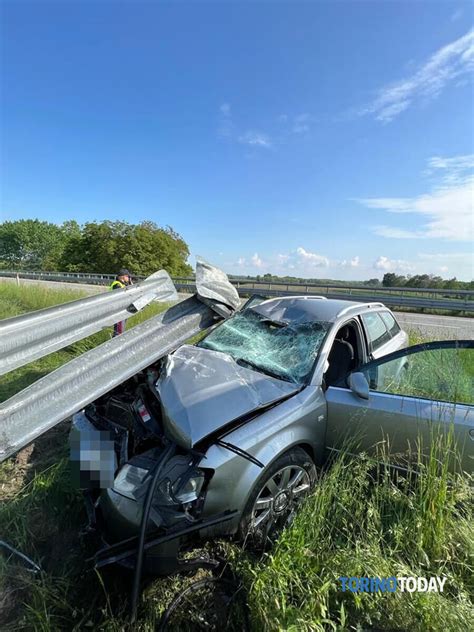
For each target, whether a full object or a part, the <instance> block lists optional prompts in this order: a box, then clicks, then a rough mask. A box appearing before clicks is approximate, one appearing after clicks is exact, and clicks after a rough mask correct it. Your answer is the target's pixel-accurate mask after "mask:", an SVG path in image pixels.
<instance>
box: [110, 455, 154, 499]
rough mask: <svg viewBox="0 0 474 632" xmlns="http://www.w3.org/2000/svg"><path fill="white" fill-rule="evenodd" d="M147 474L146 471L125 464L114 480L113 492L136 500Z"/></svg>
mask: <svg viewBox="0 0 474 632" xmlns="http://www.w3.org/2000/svg"><path fill="white" fill-rule="evenodd" d="M147 474H148V470H145V469H144V468H142V467H137V466H136V465H131V464H130V463H126V464H125V465H124V466H123V467H122V469H121V470H120V472H119V473H118V474H117V476H116V478H115V480H114V491H115V492H117V493H118V494H121V495H122V496H125V497H126V498H131V499H133V500H136V499H137V493H136V492H137V490H139V489H140V488H141V487H142V485H143V481H144V479H145V477H146V475H147Z"/></svg>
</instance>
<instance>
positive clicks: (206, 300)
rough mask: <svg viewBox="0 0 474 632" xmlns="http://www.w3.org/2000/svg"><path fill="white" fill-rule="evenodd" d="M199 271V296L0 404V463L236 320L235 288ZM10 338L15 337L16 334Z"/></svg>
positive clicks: (213, 272) (209, 270)
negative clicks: (166, 358)
mask: <svg viewBox="0 0 474 632" xmlns="http://www.w3.org/2000/svg"><path fill="white" fill-rule="evenodd" d="M198 269H199V274H198V276H197V293H196V295H195V296H192V297H190V298H188V299H186V300H184V301H182V302H180V303H178V304H176V305H173V306H172V307H170V308H169V309H167V310H166V311H165V312H162V313H161V314H158V315H157V316H155V317H152V318H150V319H148V320H146V321H145V322H143V323H141V324H140V325H137V326H136V327H134V328H133V329H130V330H129V331H127V332H126V333H124V334H122V335H120V336H117V337H116V338H112V339H111V340H108V341H107V342H105V343H103V344H101V345H99V346H97V347H95V348H94V349H91V350H90V351H87V352H86V353H84V354H82V355H80V356H78V357H77V358H74V359H73V360H71V361H70V362H67V363H66V364H64V365H63V366H61V367H60V368H58V369H56V370H55V371H53V372H52V373H49V374H48V375H46V376H44V377H43V378H41V379H39V380H37V381H36V382H34V383H33V384H31V385H30V386H28V387H27V388H25V389H23V390H22V391H20V392H19V393H17V394H16V395H14V396H13V397H11V398H10V399H8V400H7V401H5V402H3V403H2V404H0V462H1V461H3V460H5V459H6V458H8V457H9V456H11V455H12V454H14V453H15V452H16V451H18V450H19V449H20V448H22V447H24V446H26V445H27V444H28V443H30V442H31V441H33V440H34V439H36V438H37V437H39V436H40V435H41V434H43V433H44V432H46V431H47V430H49V429H50V428H52V427H53V426H55V425H56V424H57V423H59V422H60V421H62V420H64V419H66V418H67V417H69V416H70V415H71V414H73V413H74V412H76V411H78V410H80V409H81V408H83V407H84V406H86V405H87V404H89V403H90V402H92V401H94V400H95V399H97V398H98V397H100V396H101V395H104V394H105V393H107V392H108V391H110V390H111V389H112V388H114V387H115V386H118V385H119V384H121V383H122V382H124V381H125V380H127V379H128V378H130V377H132V376H133V375H135V374H136V373H137V372H138V371H140V370H142V369H144V368H146V367H147V366H149V365H150V364H152V363H153V362H156V361H158V360H159V359H160V358H162V357H163V356H165V355H166V354H168V353H170V352H171V351H173V350H174V349H176V348H177V347H178V346H180V345H181V344H183V343H184V342H185V341H186V340H188V339H189V338H190V337H192V336H194V335H195V334H197V333H199V332H200V331H203V330H205V329H207V328H209V327H210V326H211V325H212V324H214V323H215V322H217V321H219V320H221V319H222V318H225V317H226V316H230V315H231V314H232V313H233V312H234V311H235V310H236V309H237V308H238V307H239V305H240V299H239V297H238V294H237V292H236V290H235V288H234V287H233V286H232V285H231V284H230V283H229V282H228V281H227V277H226V276H225V274H224V273H223V272H221V271H220V270H218V269H217V268H215V267H213V266H211V265H210V264H207V263H206V262H204V261H201V260H199V261H198ZM112 294H113V293H111V294H110V295H108V298H109V299H112V298H113V296H112ZM84 300H86V301H87V299H84ZM96 307H97V306H96ZM100 307H102V306H100ZM99 312H100V309H99V307H97V313H99ZM33 315H34V314H33ZM33 315H32V316H33ZM10 334H11V335H12V336H13V337H14V336H15V333H14V329H13V330H12V329H10ZM17 335H18V338H19V340H18V341H17V344H18V346H19V347H20V348H23V344H22V337H23V333H22V330H21V328H20V329H19V330H18V334H17ZM53 335H54V334H53ZM65 336H66V337H67V336H68V333H67V332H66V334H65ZM55 340H56V338H55ZM1 350H2V349H1V347H0V352H1ZM38 353H39V351H38ZM49 353H51V349H50V348H49V347H45V348H43V350H42V352H41V355H40V356H38V355H37V357H41V356H45V355H49Z"/></svg>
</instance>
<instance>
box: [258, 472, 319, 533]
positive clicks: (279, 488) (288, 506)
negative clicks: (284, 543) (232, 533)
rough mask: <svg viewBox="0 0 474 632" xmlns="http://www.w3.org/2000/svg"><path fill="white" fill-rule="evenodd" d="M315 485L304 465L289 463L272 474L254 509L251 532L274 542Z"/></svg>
mask: <svg viewBox="0 0 474 632" xmlns="http://www.w3.org/2000/svg"><path fill="white" fill-rule="evenodd" d="M310 488H311V479H310V475H309V473H308V471H307V470H305V468H304V467H302V466H300V465H287V466H285V467H283V468H281V469H280V470H278V471H277V472H275V474H273V476H271V478H270V479H269V480H268V481H267V482H266V483H265V485H264V486H263V487H262V489H261V490H260V493H259V494H258V496H257V498H256V500H255V503H254V505H253V508H252V513H251V521H250V528H249V531H250V533H251V534H252V535H254V536H256V537H257V538H258V539H259V540H261V541H262V543H266V542H267V541H273V539H274V537H275V536H276V535H277V534H278V532H279V531H280V530H281V529H283V528H284V527H285V526H288V525H289V524H290V523H291V521H292V520H293V517H294V515H295V512H296V509H297V507H298V505H299V504H300V502H301V500H302V499H303V498H304V497H305V496H306V495H307V494H308V492H309V490H310Z"/></svg>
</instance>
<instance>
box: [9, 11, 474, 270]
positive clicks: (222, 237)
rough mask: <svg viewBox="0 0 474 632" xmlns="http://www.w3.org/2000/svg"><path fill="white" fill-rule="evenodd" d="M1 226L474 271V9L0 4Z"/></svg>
mask: <svg viewBox="0 0 474 632" xmlns="http://www.w3.org/2000/svg"><path fill="white" fill-rule="evenodd" d="M0 7H1V41H2V57H1V78H2V81H1V91H2V110H1V133H2V140H1V169H2V171H1V174H2V175H1V199H0V201H1V207H0V217H1V218H2V219H18V218H27V217H29V218H33V217H37V218H40V219H45V220H49V221H55V222H62V221H64V220H66V219H71V218H74V219H76V220H77V221H79V222H81V223H82V222H86V221H93V220H102V219H124V220H127V221H130V222H138V221H140V220H145V219H146V220H153V221H155V222H157V223H158V224H160V225H167V224H169V225H171V226H172V227H173V228H175V229H176V230H177V231H178V232H180V233H181V234H182V235H183V237H184V238H185V239H186V241H187V242H188V244H189V245H190V249H191V253H192V254H200V255H202V256H204V257H205V258H207V259H208V260H210V261H212V262H215V263H216V264H218V265H220V266H222V267H223V268H224V269H225V270H226V271H227V272H231V273H241V274H264V273H265V272H272V273H276V274H292V275H296V276H305V277H320V278H326V277H329V278H341V279H349V280H350V279H366V278H371V277H374V276H378V277H381V276H382V275H383V274H384V273H385V272H387V271H394V272H397V273H401V274H415V273H424V272H428V273H433V274H440V275H442V276H444V277H451V276H454V275H456V276H457V277H458V278H461V279H471V278H472V277H473V276H474V269H473V252H472V251H473V248H472V244H473V214H474V212H473V165H474V117H473V106H474V99H473V80H472V77H473V75H472V73H473V70H474V50H473V49H474V31H473V30H472V29H473V25H474V13H473V7H474V5H473V4H472V3H469V2H462V1H453V2H442V1H436V2H427V1H425V2H305V3H298V2H278V3H277V2H253V3H251V2H244V3H238V2H234V3H230V2H226V1H224V0H222V1H221V2H214V3H204V2H192V3H185V2H175V3H160V2H146V3H140V2H133V3H132V2H129V3H125V2H121V3H119V2H114V1H112V0H109V1H103V2H94V1H91V0H89V1H84V2H71V1H68V0H63V1H62V2H57V3H48V2H41V1H37V2H32V3H28V2H24V1H19V2H5V1H3V2H1V3H0Z"/></svg>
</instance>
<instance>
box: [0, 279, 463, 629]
mask: <svg viewBox="0 0 474 632" xmlns="http://www.w3.org/2000/svg"><path fill="white" fill-rule="evenodd" d="M72 298H77V293H75V292H61V293H57V292H55V291H51V290H49V291H46V290H43V289H41V290H40V289H38V290H37V291H36V290H35V291H32V290H31V288H28V289H27V291H22V289H21V288H20V289H17V288H14V287H11V286H10V287H8V286H0V317H8V316H12V315H14V314H15V313H21V312H25V311H30V310H33V309H38V308H40V307H46V306H48V305H51V304H54V303H57V302H63V301H66V300H71V299H72ZM156 309H159V307H158V308H157V307H153V308H151V310H149V312H150V311H156ZM147 315H149V313H148V314H142V315H140V316H139V318H140V319H143V318H144V317H146V316H147ZM136 320H138V318H137V319H136ZM108 336H109V334H108V333H107V332H102V333H100V334H97V335H96V336H93V337H91V338H90V339H88V340H87V341H84V342H82V343H77V345H72V346H71V347H69V348H68V349H66V350H63V351H60V352H58V353H55V354H53V355H52V356H50V357H49V358H46V359H43V360H39V361H38V362H35V363H33V364H32V365H30V366H29V367H24V368H22V369H18V370H17V371H15V372H13V373H12V374H11V375H9V376H5V377H3V378H2V380H1V383H0V398H1V399H2V400H4V399H6V398H7V397H9V396H10V395H11V394H13V393H14V392H16V391H18V390H20V389H21V388H23V387H24V386H26V385H27V384H28V383H30V382H31V381H33V380H35V379H37V378H38V377H40V376H41V375H43V374H45V373H47V372H49V371H51V370H53V369H54V368H56V367H57V366H59V365H60V364H62V363H63V362H65V361H67V360H69V359H70V358H71V357H73V356H74V355H76V354H77V353H80V352H81V351H83V350H85V349H87V348H90V347H91V346H92V345H95V344H98V343H100V342H102V341H103V340H105V339H107V337H108ZM418 341H419V340H418V339H416V336H412V338H411V342H412V344H413V343H414V342H418ZM66 438H67V425H66V424H63V425H62V426H61V427H59V428H58V429H57V430H53V431H51V432H49V433H47V434H46V435H45V436H44V437H43V438H41V439H39V440H38V441H37V442H35V444H34V446H30V447H28V448H26V449H25V450H23V451H22V452H20V453H19V455H17V457H15V458H13V459H10V460H9V461H8V462H6V463H4V464H2V465H1V466H0V500H1V501H2V503H1V506H0V537H2V538H4V539H6V540H8V541H9V543H10V544H12V545H13V546H16V547H18V548H19V549H20V550H22V551H23V552H25V553H26V554H28V555H30V556H31V557H32V558H33V559H34V560H36V561H38V562H40V563H41V565H42V568H43V572H42V573H41V574H39V575H32V574H31V573H29V572H28V571H27V570H25V568H24V567H23V566H22V564H21V563H19V562H18V561H17V560H16V559H15V558H11V559H7V558H6V556H5V555H3V554H2V555H0V628H1V629H2V630H7V629H12V630H13V629H15V630H16V629H32V630H33V629H34V630H44V631H46V630H48V631H49V630H73V629H75V630H82V629H97V630H117V631H118V630H123V629H126V596H127V594H128V590H129V585H128V583H126V582H125V578H124V576H123V575H122V574H120V573H118V572H117V571H114V572H112V573H107V574H106V575H105V578H104V579H102V578H100V577H99V575H97V574H95V573H94V572H92V571H88V572H86V565H85V563H84V558H85V557H86V556H87V555H89V554H90V553H91V550H90V548H89V547H88V545H87V544H86V543H85V542H83V541H82V539H81V538H80V537H79V535H78V534H79V531H80V529H81V527H82V526H83V524H84V523H85V515H84V511H83V506H82V501H81V496H80V494H79V493H78V492H77V490H75V489H74V488H73V487H72V486H71V484H70V482H69V476H68V460H67V445H66ZM440 441H441V439H440ZM448 448H449V446H448V447H447V446H446V445H445V444H444V443H441V444H440V445H438V447H437V448H436V449H435V450H434V451H433V454H432V458H431V460H430V462H429V464H428V466H426V467H424V468H423V469H422V472H421V475H420V476H418V477H417V478H410V477H408V478H400V479H399V480H394V479H393V478H390V477H389V476H387V474H386V473H385V472H383V471H374V467H373V464H372V463H371V462H370V461H368V460H367V459H365V458H362V459H357V460H354V459H349V458H348V457H346V458H340V459H338V460H337V461H336V462H335V463H334V464H333V467H332V468H331V469H330V470H329V471H328V472H327V473H326V474H325V475H324V476H322V478H321V481H320V483H319V484H318V486H317V487H316V489H315V491H314V493H313V494H312V496H311V498H310V499H309V500H308V501H307V502H306V504H305V506H304V507H303V509H302V511H301V512H300V513H299V515H298V517H297V518H296V520H295V522H294V523H293V525H292V527H291V528H290V529H288V530H287V531H286V532H285V533H284V534H283V536H282V537H281V538H280V540H279V542H278V544H277V545H276V547H275V549H274V550H273V551H272V553H271V554H269V555H267V556H265V557H264V558H262V559H261V560H255V559H254V558H252V557H250V556H247V555H246V554H245V553H242V551H241V550H240V549H239V548H238V547H235V546H232V545H230V544H225V545H224V546H225V549H226V551H227V554H228V556H229V559H230V563H231V565H232V566H233V567H234V568H236V569H237V570H239V572H240V573H241V575H242V577H243V578H244V583H245V586H246V588H247V591H248V595H249V604H250V609H251V617H252V622H253V626H254V629H255V630H258V631H260V630H295V631H299V630H321V631H322V630H351V629H352V630H356V629H360V630H361V629H370V628H372V629H375V628H376V629H392V630H393V629H399V630H400V629H403V630H415V631H416V630H419V631H422V630H423V631H425V630H435V631H436V630H443V631H445V632H446V631H451V630H452V631H453V632H457V631H459V632H461V631H464V630H468V629H469V626H470V625H471V624H472V620H473V619H474V609H473V599H474V572H473V565H474V532H473V524H474V522H473V512H472V507H473V503H472V492H471V491H470V489H469V485H468V483H469V481H468V480H467V479H466V478H465V477H462V476H456V477H453V476H450V475H449V474H448V473H447V472H446V469H445V468H444V467H443V465H442V464H443V463H446V459H445V458H443V457H445V452H446V449H448ZM352 575H354V576H374V577H376V576H378V577H387V576H392V575H396V576H400V575H405V576H407V575H415V576H425V577H430V576H433V575H443V576H446V577H447V581H446V587H445V592H444V593H443V594H436V593H430V594H424V593H413V594H408V593H404V594H401V593H396V594H392V593H388V594H385V595H383V594H382V595H381V594H379V595H370V594H355V593H351V592H348V593H342V592H341V591H340V582H339V581H338V578H339V577H340V576H352ZM185 581H189V579H188V580H183V578H181V577H177V578H173V579H165V580H157V581H154V582H152V583H151V584H149V585H148V587H147V588H146V590H145V592H144V595H143V600H142V603H141V607H140V613H139V614H140V618H139V624H138V625H137V626H136V627H135V628H134V629H136V630H153V629H154V626H155V624H156V621H157V620H158V618H159V616H160V613H161V612H162V611H163V609H164V607H166V605H167V604H168V602H169V600H170V598H171V596H172V595H173V593H174V592H175V591H176V590H177V589H179V588H180V587H182V585H183V582H185ZM183 629H184V627H183Z"/></svg>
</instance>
